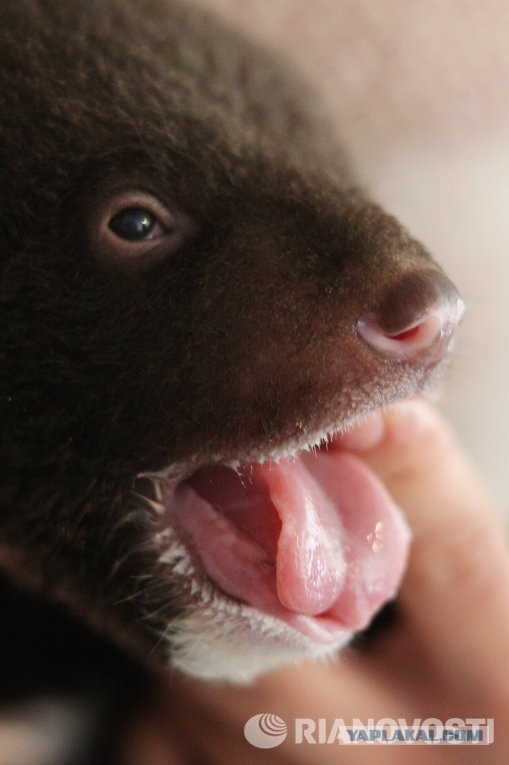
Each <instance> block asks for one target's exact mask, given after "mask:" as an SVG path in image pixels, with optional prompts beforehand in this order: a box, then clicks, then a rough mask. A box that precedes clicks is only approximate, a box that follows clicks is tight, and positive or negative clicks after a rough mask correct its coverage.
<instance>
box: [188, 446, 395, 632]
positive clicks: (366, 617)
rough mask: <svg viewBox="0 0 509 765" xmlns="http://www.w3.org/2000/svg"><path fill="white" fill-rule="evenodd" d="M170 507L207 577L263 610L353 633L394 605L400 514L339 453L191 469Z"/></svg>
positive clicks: (367, 475) (372, 480)
mask: <svg viewBox="0 0 509 765" xmlns="http://www.w3.org/2000/svg"><path fill="white" fill-rule="evenodd" d="M189 492H192V495H193V496H195V498H196V502H194V507H193V502H192V501H191V499H190V494H189ZM195 492H196V494H195ZM177 497H178V493H177ZM184 498H185V501H184ZM179 503H180V505H181V508H180V512H179V507H178V505H179ZM184 507H185V509H184ZM212 508H214V509H215V510H214V512H213V513H211V509H212ZM174 509H175V510H176V511H177V513H178V515H179V517H180V519H181V522H182V525H183V526H184V527H185V528H187V529H188V531H189V532H190V533H191V535H192V537H193V538H194V540H195V542H196V543H197V546H198V548H199V550H200V553H201V555H202V558H203V559H204V562H205V565H206V568H207V571H208V574H209V576H211V578H212V579H215V580H216V581H217V582H218V583H219V584H220V586H222V587H223V589H225V590H226V591H227V592H229V593H230V594H232V595H234V596H235V597H238V598H241V599H242V600H244V601H246V602H247V603H250V604H251V605H253V606H256V607H261V608H265V609H267V610H269V611H271V610H272V612H275V610H274V607H278V608H279V609H281V607H284V609H287V610H288V611H292V612H296V613H298V614H302V615H307V616H316V615H325V614H326V615H327V616H328V617H332V618H333V619H334V620H335V621H337V622H339V623H341V624H342V625H344V626H345V627H348V628H349V629H360V628H362V627H364V626H366V624H367V623H368V622H369V621H370V619H371V617H372V616H373V614H374V612H375V611H376V610H378V608H379V607H380V606H381V605H382V604H383V603H384V602H385V601H387V600H389V599H390V598H391V597H393V595H394V594H395V591H396V589H397V586H398V584H399V581H400V578H401V575H402V573H403V569H404V566H405V562H406V555H407V547H408V541H409V532H408V529H407V527H406V525H405V523H404V521H403V519H402V516H401V514H400V512H399V510H398V509H397V507H396V506H395V505H394V503H393V501H392V500H391V498H390V496H389V494H388V493H387V491H386V490H385V488H384V487H383V486H382V484H381V483H380V481H379V480H378V479H377V478H376V476H375V475H374V474H373V473H372V472H371V471H370V470H369V469H368V468H366V467H365V466H364V465H363V464H362V463H361V462H360V460H358V459H357V458H356V457H354V456H352V455H351V454H347V453H345V452H341V451H331V452H325V451H319V452H318V453H317V454H313V453H308V454H305V455H303V456H301V457H300V458H299V459H296V460H282V461H280V462H277V463H275V462H265V463H263V464H261V465H259V464H252V465H244V466H242V467H241V468H240V470H239V471H238V472H236V471H234V470H232V469H230V468H226V467H216V468H211V469H206V470H202V471H199V472H198V473H196V474H195V475H194V476H193V477H192V478H191V479H190V481H189V484H188V487H186V492H184V493H182V495H181V500H180V502H177V504H176V506H175V507H174ZM202 516H203V521H202V520H200V518H201V517H202ZM212 516H217V517H218V521H217V523H216V524H215V523H214V521H213V518H212ZM221 519H222V520H221ZM225 519H228V520H229V522H231V523H230V525H228V522H227V521H226V520H225ZM225 524H226V525H225ZM231 524H233V529H234V530H235V529H237V532H235V533H236V535H237V536H236V537H235V538H232V525H231ZM239 531H240V532H241V533H240V534H239V533H238V532H239ZM221 545H222V550H221ZM256 551H258V552H257V553H256ZM273 566H275V576H274V574H271V573H270V572H271V570H273Z"/></svg>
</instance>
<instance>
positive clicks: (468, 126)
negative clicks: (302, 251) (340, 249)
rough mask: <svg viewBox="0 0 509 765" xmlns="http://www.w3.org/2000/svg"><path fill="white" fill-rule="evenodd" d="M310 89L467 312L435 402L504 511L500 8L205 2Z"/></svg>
mask: <svg viewBox="0 0 509 765" xmlns="http://www.w3.org/2000/svg"><path fill="white" fill-rule="evenodd" d="M200 2H201V4H202V5H205V6H208V7H210V8H213V9H215V10H216V11H218V12H220V13H222V15H223V16H224V17H225V18H226V19H228V20H229V21H230V22H231V23H233V24H235V25H237V26H239V27H241V28H243V29H244V30H246V31H247V32H248V33H249V34H250V35H251V36H253V37H255V38H257V39H258V40H261V41H263V42H265V44H267V45H269V46H271V47H273V48H275V49H278V50H279V51H282V52H283V53H284V54H285V55H286V57H287V58H289V59H290V60H291V61H292V62H293V65H294V66H295V69H296V70H300V71H301V72H302V73H303V74H304V76H305V77H306V78H307V80H308V81H309V82H311V83H312V85H313V87H314V88H315V89H316V90H317V91H319V92H320V93H321V94H322V95H323V98H324V101H325V102H326V104H327V108H328V110H329V111H330V113H331V114H332V116H333V118H334V119H335V121H336V123H337V126H338V133H339V135H340V136H341V138H342V141H343V145H344V146H345V148H346V150H347V153H348V155H349V157H350V159H351V162H352V164H353V167H354V168H355V170H356V172H357V176H358V178H359V180H360V181H361V183H362V184H363V185H364V187H365V188H366V189H367V190H368V191H369V192H370V193H371V196H372V197H374V198H375V199H376V200H377V201H379V202H380V203H382V204H383V206H384V207H385V208H386V209H387V210H388V211H390V212H392V213H394V214H395V215H396V216H397V217H398V218H399V219H400V220H401V222H403V223H404V224H405V225H406V226H407V227H408V228H409V229H410V230H411V232H412V233H413V234H414V235H415V236H416V237H417V238H419V239H420V240H421V241H422V242H423V243H424V244H425V245H426V246H427V247H428V249H429V250H430V251H431V252H432V254H433V255H434V257H435V258H436V259H437V260H438V261H439V262H440V263H441V264H442V265H443V266H444V268H445V270H446V271H447V273H448V274H449V276H451V278H452V279H453V280H454V281H455V283H456V284H457V286H458V287H459V289H460V291H461V292H462V293H463V296H464V297H465V300H466V303H467V307H468V312H467V315H466V318H465V320H464V323H463V325H462V327H461V328H460V330H459V333H458V339H457V346H456V347H457V350H456V354H455V358H454V360H453V363H452V365H451V369H450V371H449V374H448V378H447V380H446V382H445V384H444V387H443V391H442V394H441V398H440V402H441V406H442V408H443V409H444V410H445V411H446V412H447V414H448V416H449V418H450V419H451V420H452V422H453V423H454V426H455V428H456V430H457V432H458V433H459V435H460V438H461V440H462V441H463V443H464V444H465V446H466V448H467V449H468V451H469V452H470V454H471V455H472V457H473V458H474V460H475V462H476V464H477V465H478V467H479V470H480V471H481V472H482V473H483V474H484V476H485V477H486V479H487V480H488V482H489V485H490V486H491V489H492V491H493V493H494V494H495V496H496V497H497V498H498V499H499V501H500V502H501V503H502V505H503V506H504V507H505V508H506V510H507V512H508V513H509V467H508V456H507V455H508V449H507V439H508V434H509V45H508V41H507V30H508V29H509V2H507V0H486V1H485V2H483V3H482V4H481V3H478V2H477V0H455V2H449V3H444V2H442V0H413V1H412V2H411V3H409V2H408V0H383V2H382V0H313V3H309V1H308V0H200Z"/></svg>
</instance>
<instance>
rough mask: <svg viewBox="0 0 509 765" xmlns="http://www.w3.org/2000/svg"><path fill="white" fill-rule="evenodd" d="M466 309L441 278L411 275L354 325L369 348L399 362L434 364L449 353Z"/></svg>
mask: <svg viewBox="0 0 509 765" xmlns="http://www.w3.org/2000/svg"><path fill="white" fill-rule="evenodd" d="M464 310H465V306H464V303H463V300H462V299H461V297H460V295H459V293H458V292H457V290H456V288H455V287H454V286H453V285H452V283H451V282H450V281H449V280H448V279H447V278H446V277H445V276H443V275H442V274H440V273H437V274H436V275H435V274H434V273H433V272H431V275H430V273H429V272H425V273H424V274H423V275H413V276H412V277H411V278H410V279H407V280H406V281H405V282H403V283H402V284H400V285H398V286H397V287H396V288H394V289H393V290H391V292H390V293H389V295H388V296H387V297H386V299H385V301H384V303H383V305H382V308H381V310H380V311H377V312H371V313H366V314H364V315H363V316H361V317H360V319H359V320H358V322H357V329H358V332H359V334H360V336H361V337H362V338H363V339H364V340H365V342H367V343H368V344H369V345H370V346H371V347H372V348H374V349H375V350H377V351H379V352H380V353H382V354H383V355H385V356H388V357H392V358H395V359H398V360H409V361H416V362H419V363H428V364H429V363H433V362H436V361H439V360H440V359H441V358H442V357H443V356H444V355H445V354H446V353H447V351H448V350H449V348H450V346H451V341H452V336H453V334H454V330H455V329H456V327H457V325H458V324H459V322H460V321H461V319H462V317H463V314H464Z"/></svg>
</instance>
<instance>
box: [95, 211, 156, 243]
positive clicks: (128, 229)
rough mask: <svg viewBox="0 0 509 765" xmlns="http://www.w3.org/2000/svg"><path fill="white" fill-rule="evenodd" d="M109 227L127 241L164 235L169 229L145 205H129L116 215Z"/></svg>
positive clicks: (137, 240)
mask: <svg viewBox="0 0 509 765" xmlns="http://www.w3.org/2000/svg"><path fill="white" fill-rule="evenodd" d="M108 226H109V228H110V229H111V231H113V233H114V234H115V235H116V236H118V237H119V238H120V239H124V240H125V241H127V242H146V241H147V240H148V239H156V238H157V237H158V236H164V234H165V233H167V229H166V228H165V226H163V224H162V223H160V222H159V220H158V219H157V218H156V216H155V215H153V214H152V213H151V212H150V211H149V210H146V209H144V208H143V207H127V208H126V209H125V210H120V212H118V213H116V215H114V216H113V217H112V218H111V220H110V222H109V224H108Z"/></svg>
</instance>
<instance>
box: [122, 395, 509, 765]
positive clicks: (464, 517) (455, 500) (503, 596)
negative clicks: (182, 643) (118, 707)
mask: <svg viewBox="0 0 509 765" xmlns="http://www.w3.org/2000/svg"><path fill="white" fill-rule="evenodd" d="M338 448H343V449H347V450H348V451H352V452H355V453H357V454H358V455H360V456H361V458H362V459H363V460H364V461H365V462H366V464H367V465H368V466H370V467H371V468H372V469H373V470H374V471H375V472H376V473H377V474H378V476H379V477H380V478H381V479H382V481H383V482H384V483H385V485H386V486H387V488H388V489H389V491H390V493H391V495H392V496H393V498H394V499H395V501H396V502H397V504H398V505H399V506H400V507H401V508H403V510H404V512H405V514H406V516H407V519H408V521H409V524H410V526H411V528H412V531H413V535H414V539H413V543H412V548H411V554H410V561H409V566H408V570H407V573H406V575H405V578H404V581H403V583H402V586H401V590H400V593H399V595H398V601H397V603H398V618H397V621H396V622H395V623H394V624H392V625H391V626H390V627H389V628H387V629H386V630H385V631H384V632H382V633H381V634H379V635H378V636H376V637H373V638H372V639H370V640H368V639H366V640H365V641H363V640H362V638H360V639H359V641H358V642H357V646H352V647H350V648H349V649H347V650H345V651H344V652H343V653H342V654H341V656H340V658H339V659H338V661H337V663H336V664H335V665H332V666H331V665H325V664H314V663H304V664H298V665H297V664H296V665H293V666H290V667H285V668H284V669H282V670H280V671H278V672H273V673H271V674H269V675H267V676H265V677H263V678H261V679H260V680H259V681H258V682H257V683H255V684H254V685H253V686H250V687H242V688H239V687H231V686H227V685H224V684H203V683H199V682H197V681H193V680H190V679H189V678H182V677H179V676H173V677H172V678H171V679H170V682H169V683H168V679H167V678H166V680H165V681H164V682H163V683H162V684H161V690H160V692H159V694H158V696H157V700H156V701H155V703H154V709H152V710H150V714H149V713H148V712H147V714H146V715H145V717H144V718H143V720H140V723H139V726H138V727H136V728H134V729H133V731H132V737H131V741H130V743H129V744H128V746H127V747H126V752H129V754H128V756H127V757H128V758H127V759H126V760H125V763H126V765H131V764H132V765H134V764H135V763H136V764H138V763H141V762H143V765H162V763H165V765H170V764H171V763H191V762H198V761H199V762H200V763H210V764H211V765H212V763H214V764H215V763H221V765H228V763H232V765H233V763H235V765H238V764H239V763H242V765H251V763H252V764H253V765H255V764H256V763H264V762H270V763H281V765H283V764H284V763H306V764H308V765H312V764H313V763H315V762H317V763H318V762H320V763H324V764H325V765H326V764H327V763H335V764H337V763H338V762H348V763H349V765H350V763H352V764H354V765H356V764H357V763H359V765H362V764H363V763H368V762H369V763H377V765H383V764H384V763H388V762H391V763H392V764H393V765H398V764H399V763H401V764H402V765H403V764H404V765H413V764H414V763H416V764H418V763H426V764H429V762H430V761H431V760H432V761H433V763H436V764H437V765H440V763H443V764H444V765H446V764H447V763H456V762H458V763H462V764H465V765H468V764H469V763H472V765H473V764H474V763H475V764H476V765H477V764H478V763H479V762H483V763H484V762H486V763H497V764H500V763H503V762H506V761H508V760H509V724H508V723H509V671H508V669H507V668H508V667H509V547H508V544H507V537H506V529H505V526H504V522H503V518H502V517H501V515H500V513H499V511H498V510H497V508H496V506H495V505H494V503H493V501H492V499H491V498H490V497H489V495H488V494H487V492H486V490H485V488H484V487H483V486H482V483H480V481H479V480H478V478H477V476H476V474H475V470H474V469H473V468H472V466H471V465H470V464H469V463H468V460H466V458H465V457H464V455H463V454H462V452H461V450H460V449H459V447H458V445H457V443H456V442H455V439H454V437H453V435H452V434H451V432H450V431H449V429H448V427H447V426H446V424H445V423H444V422H443V420H442V419H441V417H440V416H439V415H438V414H437V412H436V411H435V410H434V409H433V408H432V407H431V406H430V405H429V404H427V403H425V402H424V401H422V400H420V399H415V400H412V401H410V402H405V403H403V404H400V405H398V406H396V407H394V408H392V409H391V410H389V411H388V412H387V413H386V414H385V415H384V416H382V415H375V416H374V417H372V418H371V419H370V420H368V421H366V422H365V423H364V424H363V425H361V426H358V427H357V428H355V429H354V430H353V431H352V432H351V433H349V434H348V435H346V436H344V438H343V439H342V440H341V444H340V445H339V446H338ZM260 712H270V713H274V714H277V715H278V716H280V717H282V718H283V719H284V720H285V721H286V722H287V723H288V724H289V727H290V728H291V726H292V724H293V720H294V719H295V718H299V717H300V718H312V719H317V718H327V719H328V720H329V721H331V720H332V719H334V718H342V719H343V720H345V721H346V722H348V721H352V720H353V719H354V718H358V719H359V720H361V721H364V722H365V724H368V720H369V719H370V718H373V719H374V720H375V721H376V720H379V719H381V718H387V717H389V718H395V719H398V718H405V719H406V720H407V721H408V722H409V724H411V723H412V722H413V720H414V718H421V719H423V720H424V719H425V718H429V717H433V718H438V719H440V720H443V721H444V722H445V721H446V720H448V719H449V718H463V719H466V718H468V717H472V718H483V717H484V718H494V720H495V743H494V744H493V745H491V746H486V747H485V746H483V747H479V746H454V745H450V746H439V747H437V746H434V747H433V750H432V752H431V751H430V749H429V748H428V747H426V746H409V745H406V746H396V747H394V746H376V747H375V748H374V747H372V746H349V747H348V748H347V749H345V747H344V746H341V747H338V745H337V744H336V745H333V744H322V745H319V744H317V745H311V744H306V743H303V744H300V745H296V744H294V743H293V741H291V740H290V737H288V739H287V740H286V741H285V742H284V743H283V744H282V745H281V746H279V747H278V748H277V749H270V750H262V749H255V748H254V747H252V746H251V745H250V744H249V743H248V742H247V741H246V740H245V738H244V735H243V728H244V724H245V722H246V721H247V720H248V719H249V718H250V717H251V716H252V715H254V714H257V713H260ZM136 752H137V753H138V754H135V753H136ZM133 756H134V757H136V759H132V757H133ZM129 757H131V759H129Z"/></svg>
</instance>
